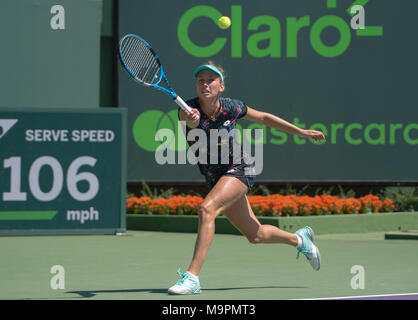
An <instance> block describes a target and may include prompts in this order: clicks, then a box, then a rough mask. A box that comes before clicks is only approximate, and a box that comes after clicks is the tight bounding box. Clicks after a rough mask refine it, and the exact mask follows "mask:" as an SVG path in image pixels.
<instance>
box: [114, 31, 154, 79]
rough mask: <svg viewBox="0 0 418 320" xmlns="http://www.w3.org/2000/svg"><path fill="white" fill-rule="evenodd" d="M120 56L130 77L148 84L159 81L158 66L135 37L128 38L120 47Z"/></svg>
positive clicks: (146, 48)
mask: <svg viewBox="0 0 418 320" xmlns="http://www.w3.org/2000/svg"><path fill="white" fill-rule="evenodd" d="M121 56H122V59H123V61H124V62H125V65H126V67H127V68H128V69H129V70H130V72H131V73H132V75H133V76H134V77H135V78H137V79H139V80H140V81H143V82H145V83H148V84H153V83H156V82H158V81H159V79H160V69H161V67H160V64H159V62H158V61H157V59H156V58H155V56H154V54H153V53H152V52H151V50H150V49H149V47H148V45H147V44H146V43H144V42H143V41H141V40H140V39H138V38H136V37H128V38H126V39H125V40H124V42H123V43H122V45H121Z"/></svg>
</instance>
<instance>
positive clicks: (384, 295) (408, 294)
mask: <svg viewBox="0 0 418 320" xmlns="http://www.w3.org/2000/svg"><path fill="white" fill-rule="evenodd" d="M410 295H418V293H396V294H378V295H371V296H367V295H366V296H348V297H332V298H312V299H294V300H334V299H352V298H377V297H394V296H410Z"/></svg>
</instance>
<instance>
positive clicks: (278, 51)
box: [177, 0, 383, 58]
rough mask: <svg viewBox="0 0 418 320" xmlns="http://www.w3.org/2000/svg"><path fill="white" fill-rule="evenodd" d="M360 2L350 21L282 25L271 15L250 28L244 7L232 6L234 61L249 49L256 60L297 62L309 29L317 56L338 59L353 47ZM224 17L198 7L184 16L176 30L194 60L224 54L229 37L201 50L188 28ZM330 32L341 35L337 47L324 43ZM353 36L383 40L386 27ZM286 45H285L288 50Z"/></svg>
mask: <svg viewBox="0 0 418 320" xmlns="http://www.w3.org/2000/svg"><path fill="white" fill-rule="evenodd" d="M358 2H359V1H355V2H354V3H353V5H352V6H350V8H348V9H347V17H348V19H343V18H342V17H339V16H336V15H325V16H323V17H320V18H319V19H317V20H316V21H311V17H310V16H302V17H287V18H286V20H285V21H280V20H279V19H278V18H276V17H274V16H271V15H261V16H255V17H253V18H252V19H250V20H249V21H248V24H247V22H246V21H244V20H243V10H244V8H243V6H242V5H232V6H231V12H230V17H231V20H232V25H231V28H229V29H228V30H230V32H231V34H230V40H229V41H230V50H231V51H230V54H231V57H232V58H241V57H242V56H243V51H244V50H245V49H246V50H247V53H248V54H249V55H250V56H252V57H254V58H263V57H270V58H282V57H287V58H296V57H297V56H298V43H299V40H301V39H299V37H300V31H301V30H302V29H304V28H310V31H309V41H310V44H311V46H312V48H313V50H314V51H315V52H317V53H318V54H319V55H321V56H323V57H326V58H334V57H338V56H340V55H341V54H343V53H344V52H345V51H346V50H347V49H348V47H349V46H350V43H351V40H352V34H353V29H352V25H353V20H354V19H356V18H357V16H356V15H355V11H354V10H352V8H353V7H354V5H355V4H356V3H358ZM367 2H368V0H365V1H362V3H363V4H366V3H367ZM336 5H337V2H336V1H335V0H334V1H332V0H327V8H328V9H334V8H336ZM357 7H358V6H357ZM270 11H271V10H270ZM225 14H226V13H225ZM222 15H224V14H222V13H221V12H220V11H218V10H217V9H215V8H214V7H212V6H207V5H201V6H195V7H192V8H190V9H189V10H187V11H186V12H185V13H184V14H183V15H182V16H181V18H180V20H179V23H178V28H177V36H178V40H179V42H180V44H181V46H182V47H183V48H184V50H186V51H187V52H188V53H189V54H190V55H192V56H195V57H201V58H203V57H211V56H213V55H216V54H217V53H219V52H220V51H221V50H223V49H224V48H225V47H226V45H227V42H228V39H227V37H215V38H214V39H213V41H212V42H211V43H210V44H209V45H207V46H202V45H197V44H196V43H195V42H193V40H192V39H191V38H190V33H189V27H190V25H191V23H192V22H193V21H194V20H196V19H198V18H202V17H204V18H209V19H211V20H212V21H213V23H215V24H216V22H217V20H218V19H219V18H220V17H221V16H222ZM350 16H351V17H350ZM361 17H362V19H363V20H365V19H364V10H362V12H361ZM350 19H351V23H350ZM245 25H246V28H247V30H248V31H251V32H253V33H252V34H251V35H250V36H249V37H248V39H243V31H244V28H245ZM266 27H267V28H266ZM327 28H334V29H336V30H337V32H338V33H339V40H338V41H337V42H336V43H333V44H327V43H324V41H323V39H322V38H321V34H322V32H323V31H324V30H325V29H327ZM354 34H355V35H356V36H382V35H383V27H381V26H372V27H371V26H367V27H366V28H361V29H357V30H356V31H355V33H354ZM261 42H264V43H265V42H268V45H267V46H265V45H262V43H261ZM283 44H285V45H286V47H285V48H284V47H283ZM244 46H245V47H244Z"/></svg>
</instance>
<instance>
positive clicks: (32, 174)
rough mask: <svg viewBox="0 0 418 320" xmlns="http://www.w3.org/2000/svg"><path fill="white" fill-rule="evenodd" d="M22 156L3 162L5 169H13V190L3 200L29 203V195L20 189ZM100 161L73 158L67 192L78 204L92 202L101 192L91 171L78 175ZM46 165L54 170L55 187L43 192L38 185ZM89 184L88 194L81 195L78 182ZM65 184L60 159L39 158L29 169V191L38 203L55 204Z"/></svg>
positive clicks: (11, 173) (5, 193)
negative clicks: (49, 202) (27, 200)
mask: <svg viewBox="0 0 418 320" xmlns="http://www.w3.org/2000/svg"><path fill="white" fill-rule="evenodd" d="M21 160H22V159H21V157H10V158H8V159H4V161H3V167H4V168H10V191H8V192H3V201H26V192H22V190H21ZM96 162H97V160H96V159H95V158H92V157H88V156H82V157H78V158H76V159H74V160H73V161H72V162H71V164H70V166H69V167H68V171H67V177H66V181H67V189H68V191H69V193H70V195H71V196H72V197H73V198H74V199H75V200H78V201H89V200H91V199H93V198H94V197H95V196H96V195H97V192H98V191H99V180H98V179H97V177H96V175H94V174H93V173H91V172H78V170H79V169H80V167H81V166H83V165H88V166H91V167H94V165H95V164H96ZM44 166H49V167H50V168H51V170H52V176H53V179H52V187H51V189H50V190H49V191H47V192H44V191H42V190H41V188H40V185H39V174H40V171H41V169H42V168H43V167H44ZM80 181H86V182H87V183H88V185H89V187H88V190H87V191H86V192H80V191H79V189H78V188H77V183H78V182H80ZM63 185H64V173H63V170H62V167H61V164H60V163H59V162H58V160H57V159H55V158H54V157H50V156H42V157H39V158H37V159H36V160H35V161H34V162H33V163H32V165H31V167H30V169H29V188H30V191H31V192H32V194H33V196H34V197H35V198H36V199H38V200H39V201H52V200H54V199H55V198H57V197H58V196H59V195H60V193H61V190H62V187H63Z"/></svg>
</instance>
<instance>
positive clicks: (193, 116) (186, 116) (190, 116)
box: [179, 108, 200, 129]
mask: <svg viewBox="0 0 418 320" xmlns="http://www.w3.org/2000/svg"><path fill="white" fill-rule="evenodd" d="M179 119H180V121H186V125H187V126H188V127H189V128H191V129H194V128H196V127H197V126H198V125H199V121H200V112H199V110H197V109H195V108H192V110H191V112H188V111H185V110H183V109H180V110H179Z"/></svg>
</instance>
